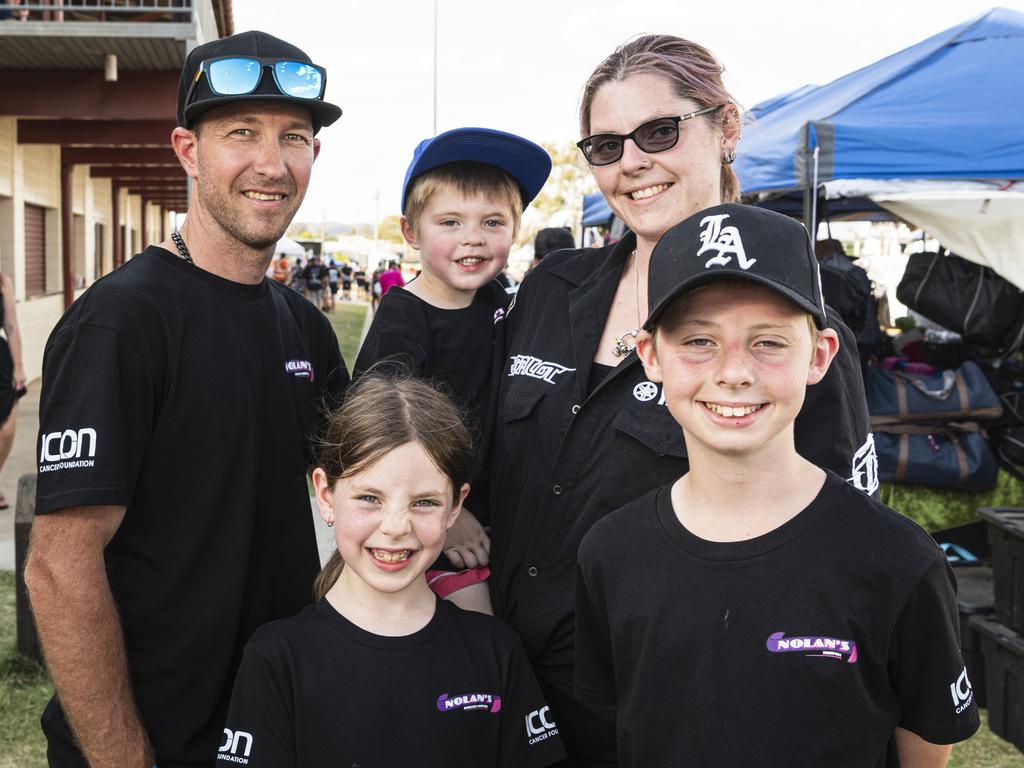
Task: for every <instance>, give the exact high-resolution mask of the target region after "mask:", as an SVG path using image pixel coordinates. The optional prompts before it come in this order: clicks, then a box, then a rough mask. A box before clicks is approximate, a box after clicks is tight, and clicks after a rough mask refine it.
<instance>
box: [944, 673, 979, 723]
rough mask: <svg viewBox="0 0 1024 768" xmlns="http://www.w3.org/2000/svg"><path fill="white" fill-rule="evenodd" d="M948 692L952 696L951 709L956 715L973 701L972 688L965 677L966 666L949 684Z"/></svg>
mask: <svg viewBox="0 0 1024 768" xmlns="http://www.w3.org/2000/svg"><path fill="white" fill-rule="evenodd" d="M949 694H950V696H952V697H953V709H955V710H956V713H957V714H958V715H959V714H960V713H961V712H963V711H964V710H965V709H967V708H968V707H969V706H971V702H972V701H974V688H973V687H971V681H970V680H968V679H967V667H964V671H963V672H961V673H960V677H958V678H957V679H956V682H955V683H950V684H949Z"/></svg>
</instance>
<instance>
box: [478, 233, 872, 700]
mask: <svg viewBox="0 0 1024 768" xmlns="http://www.w3.org/2000/svg"><path fill="white" fill-rule="evenodd" d="M635 244H636V239H635V236H634V235H629V236H628V237H627V238H625V239H623V240H621V241H619V242H618V243H617V244H616V245H614V246H608V247H605V248H601V249H583V250H573V251H559V252H557V253H554V254H550V255H548V256H546V257H545V258H544V261H542V262H541V263H540V265H539V266H537V267H536V268H534V269H533V270H532V271H531V272H530V274H528V275H527V276H526V278H525V279H524V280H523V284H522V286H521V287H520V289H519V292H518V293H517V294H516V297H515V300H514V301H513V303H512V306H511V307H510V308H509V310H508V312H507V315H506V321H505V326H506V327H505V330H504V333H505V334H506V338H507V342H508V343H507V344H506V347H505V358H504V361H503V370H502V373H501V375H500V376H498V381H499V387H498V396H497V403H496V416H495V422H494V437H493V439H492V441H491V454H490V468H491V487H490V494H491V524H492V528H491V574H492V575H491V579H490V584H491V594H492V598H493V600H494V607H495V612H496V615H498V616H500V617H502V618H504V619H505V620H507V621H508V622H509V623H511V624H512V626H514V627H515V628H516V629H517V630H518V631H519V634H520V635H521V636H522V638H523V643H524V644H525V646H526V650H527V653H529V654H530V659H531V661H533V663H534V665H535V669H536V670H537V674H538V676H539V677H540V678H541V679H542V681H545V682H548V683H550V684H552V685H555V686H557V687H559V688H560V689H561V690H562V691H564V692H565V693H566V694H569V695H571V693H572V657H573V649H572V644H573V585H574V583H575V573H576V554H577V552H578V550H579V545H580V542H581V541H582V539H583V535H584V534H585V533H586V532H587V531H588V530H590V527H591V526H592V525H593V524H594V523H595V522H596V521H597V520H600V519H601V518H602V517H604V516H605V515H607V514H608V513H609V512H611V511H612V510H614V509H616V508H618V507H621V506H623V505H624V504H628V503H629V502H631V501H633V500H634V499H637V498H639V497H640V496H642V495H643V494H645V493H647V492H648V491H650V490H651V489H653V488H657V487H659V486H661V485H664V484H665V483H670V482H673V481H674V480H676V479H678V478H679V477H680V476H681V475H683V474H685V472H686V471H687V469H688V468H689V465H688V463H687V459H686V445H685V442H684V440H683V432H682V430H681V429H680V427H679V425H678V424H677V423H676V422H675V420H674V419H673V418H672V414H670V413H669V411H668V408H666V407H665V404H664V401H663V400H662V387H661V385H659V384H656V383H654V382H652V381H649V380H648V379H647V376H646V375H645V374H644V370H643V366H642V365H641V363H640V360H639V359H638V358H637V356H636V354H635V353H630V354H629V355H628V356H627V357H626V358H625V359H624V360H623V361H622V362H621V363H619V364H618V365H617V366H615V368H614V369H613V370H612V371H611V373H610V374H608V375H607V377H605V378H604V379H603V380H602V381H601V382H600V383H599V384H597V385H596V387H594V386H593V380H594V378H595V373H594V362H593V361H594V356H595V355H596V353H597V346H598V343H599V341H600V338H601V332H602V330H603V324H604V319H605V318H606V317H607V316H608V312H609V311H610V308H611V305H612V300H613V298H614V296H615V291H616V289H617V288H618V283H619V278H620V276H621V274H622V270H623V269H624V267H625V265H626V262H627V259H628V258H629V254H630V252H631V251H632V250H633V248H634V247H635ZM829 325H830V326H831V327H833V328H836V329H837V330H838V332H839V334H840V337H841V346H840V350H839V354H838V355H837V356H836V358H835V360H834V361H833V363H832V366H831V368H830V369H829V371H828V373H827V374H826V376H825V378H824V379H823V380H822V381H821V382H820V383H818V384H816V385H814V386H812V387H808V389H807V396H806V399H805V401H804V406H803V409H802V410H801V411H800V414H799V415H798V416H797V418H796V425H795V430H794V431H795V437H796V448H797V450H798V451H799V452H800V453H801V454H802V455H803V456H805V457H806V458H808V459H809V460H810V461H812V462H813V463H815V464H817V465H819V466H823V467H826V468H828V469H832V470H834V471H835V472H836V473H838V474H840V475H841V476H842V477H844V478H852V479H853V481H854V482H856V483H857V484H858V487H861V488H865V489H868V490H873V489H874V487H877V480H876V477H877V473H876V471H875V464H876V462H875V456H874V443H873V441H872V440H871V437H870V426H869V420H868V412H867V401H866V399H865V396H864V383H863V380H862V378H861V371H860V363H859V360H858V358H857V350H856V345H855V344H854V342H853V337H852V335H851V334H850V331H849V329H848V328H846V326H844V325H843V324H842V321H840V320H839V319H838V318H837V317H836V316H835V315H834V314H833V313H829ZM597 375H600V374H597Z"/></svg>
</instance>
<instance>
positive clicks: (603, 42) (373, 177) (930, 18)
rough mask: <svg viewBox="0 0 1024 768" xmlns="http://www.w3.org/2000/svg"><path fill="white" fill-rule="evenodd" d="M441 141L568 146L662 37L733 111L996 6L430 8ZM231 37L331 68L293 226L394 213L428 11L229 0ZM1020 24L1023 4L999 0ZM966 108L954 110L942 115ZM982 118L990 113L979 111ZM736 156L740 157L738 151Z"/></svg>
mask: <svg viewBox="0 0 1024 768" xmlns="http://www.w3.org/2000/svg"><path fill="white" fill-rule="evenodd" d="M437 2H438V22H437V28H438V35H437V37H438V54H437V80H438V88H437V130H438V132H442V131H446V130H449V129H451V128H457V127H460V126H467V125H478V126H485V127H489V128H500V129H502V130H507V131H511V132H513V133H518V134H520V135H522V136H525V137H527V138H530V139H532V140H534V141H537V142H542V141H544V142H567V141H573V142H575V141H577V140H578V139H579V136H578V135H577V133H578V131H577V127H576V125H577V124H576V111H577V107H578V103H579V95H580V90H581V88H582V86H583V82H584V80H585V79H586V77H587V76H588V75H589V74H590V72H591V71H592V70H593V68H594V66H595V65H596V64H598V63H599V62H600V61H601V60H602V59H603V58H604V57H605V56H607V55H608V54H609V53H611V51H612V50H614V48H615V47H616V46H617V45H618V44H619V43H621V42H622V41H624V40H626V39H627V38H629V37H631V36H633V35H635V34H640V33H646V32H656V33H669V34H675V35H679V36H681V37H687V38H690V39H692V40H695V41H697V42H699V43H701V44H703V45H705V46H707V47H708V48H710V49H711V51H712V52H714V54H715V55H716V56H717V57H718V58H719V60H720V61H721V62H722V64H723V65H724V66H725V69H726V75H725V78H726V86H727V87H728V88H729V89H730V90H731V91H732V93H733V95H734V96H735V97H736V98H737V100H738V101H739V102H740V104H741V105H742V106H745V107H751V106H753V105H754V104H756V103H757V102H759V101H762V100H764V99H766V98H769V97H771V96H774V95H776V94H778V93H782V92H785V91H788V90H791V89H793V88H796V87H798V86H801V85H804V84H806V83H815V84H819V85H820V84H824V83H827V82H829V81H831V80H834V79H835V78H837V77H840V76H841V75H844V74H846V73H847V72H851V71H853V70H855V69H858V68H860V67H863V66H866V65H868V64H871V63H872V62H874V61H877V60H878V59H880V58H883V57H885V56H887V55H889V54H890V53H894V52H896V51H898V50H901V49H903V48H906V47H908V46H910V45H913V44H914V43H917V42H919V41H921V40H923V39H925V38H926V37H929V36H931V35H933V34H936V33H938V32H941V31H942V30H944V29H947V28H949V27H952V26H954V25H956V24H959V23H961V22H963V21H966V20H968V19H971V18H974V17H975V16H977V15H979V14H981V13H984V12H985V11H986V10H988V9H990V8H991V7H993V3H992V0H988V2H982V1H980V0H857V1H856V2H838V1H837V0H775V1H774V2H772V0H732V2H715V3H712V2H703V3H697V2H693V0H689V1H688V2H680V0H629V1H625V2H620V1H619V0H596V1H595V2H587V3H583V2H572V1H569V0H514V1H513V0H502V1H501V2H496V1H495V0H437ZM233 5H234V14H235V29H236V31H242V30H246V29H261V30H264V31H266V32H270V33H271V34H274V35H277V36H278V37H282V38H285V39H287V40H289V41H290V42H293V43H295V44H296V45H298V46H299V47H301V48H302V49H303V50H305V51H306V52H307V53H308V54H309V55H310V57H311V58H312V59H313V61H314V62H316V63H318V64H321V65H323V66H325V67H327V71H328V77H327V99H328V101H332V102H334V103H336V104H338V105H339V106H341V107H342V109H343V110H344V114H343V115H342V117H341V119H340V120H339V121H338V122H337V123H335V124H334V125H333V126H331V127H330V128H326V129H324V130H323V131H322V132H321V134H320V136H321V139H322V143H323V149H322V151H321V154H320V158H319V160H318V161H317V164H316V166H315V168H314V171H313V180H312V182H311V184H310V188H309V192H308V193H307V195H306V201H305V203H304V204H303V207H302V209H301V210H300V212H299V215H298V217H297V218H298V220H301V221H318V220H320V219H321V217H324V218H326V219H327V220H329V221H344V222H351V223H355V222H372V221H373V220H374V218H375V216H376V213H377V207H376V205H375V196H376V195H377V194H378V192H379V195H380V207H379V212H380V216H381V217H383V216H386V215H388V214H392V213H398V208H399V195H400V192H401V184H402V179H403V177H404V174H405V168H406V166H407V165H408V163H409V160H410V159H411V157H412V150H413V148H414V147H415V145H416V144H417V143H418V142H419V141H420V140H422V139H424V138H427V137H428V136H430V135H432V134H433V126H434V114H433V100H434V91H433V61H434V40H433V30H434V3H433V0H290V1H289V2H284V3H282V2H281V0H234V3H233ZM1001 5H1002V6H1003V7H1008V8H1013V9H1015V10H1018V11H1024V0H1003V2H1002V3H1001ZM965 106H966V108H971V107H972V105H959V104H951V105H950V109H951V110H955V109H962V108H965ZM973 106H974V107H976V108H982V107H984V106H985V105H973ZM740 149H741V151H742V144H741V145H740Z"/></svg>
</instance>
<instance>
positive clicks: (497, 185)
mask: <svg viewBox="0 0 1024 768" xmlns="http://www.w3.org/2000/svg"><path fill="white" fill-rule="evenodd" d="M443 189H444V190H455V191H457V192H459V193H460V194H461V195H463V196H464V197H475V196H480V197H487V198H490V199H494V200H500V201H501V202H502V203H504V204H505V205H507V206H508V207H509V211H510V212H511V215H512V237H513V238H515V237H516V235H518V234H519V221H520V219H521V218H522V213H523V208H524V205H523V192H522V190H521V189H520V188H519V183H518V182H517V181H516V180H515V179H513V178H512V177H511V176H510V175H509V174H507V173H505V171H503V170H501V168H498V167H497V166H495V165H488V164H486V163H475V162H471V161H468V160H460V161H458V162H454V163H446V164H444V165H439V166H438V167H437V168H431V169H430V170H429V171H424V172H423V173H421V174H420V175H419V176H417V177H416V178H415V179H413V181H412V185H411V187H410V189H409V192H408V195H407V197H406V201H405V218H406V220H407V221H408V222H409V226H410V227H412V228H413V229H416V224H417V222H418V221H419V217H420V216H421V215H422V214H423V209H424V208H426V207H427V204H428V203H429V202H430V198H432V197H433V196H434V195H436V194H437V193H438V192H440V191H441V190H443Z"/></svg>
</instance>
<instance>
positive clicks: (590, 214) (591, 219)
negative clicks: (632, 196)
mask: <svg viewBox="0 0 1024 768" xmlns="http://www.w3.org/2000/svg"><path fill="white" fill-rule="evenodd" d="M613 216H614V214H613V213H612V209H611V208H609V207H608V201H607V200H605V199H604V195H602V194H601V193H600V192H595V193H594V194H592V195H584V196H583V226H584V227H610V226H611V223H612V218H613Z"/></svg>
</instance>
